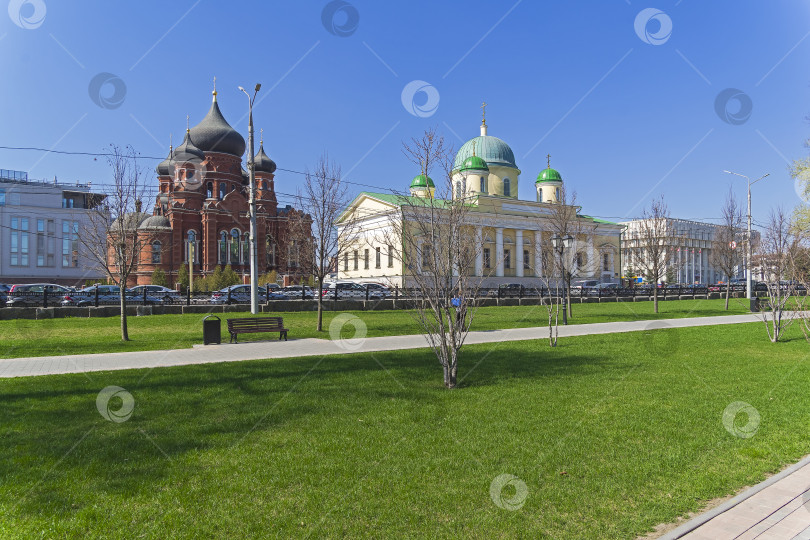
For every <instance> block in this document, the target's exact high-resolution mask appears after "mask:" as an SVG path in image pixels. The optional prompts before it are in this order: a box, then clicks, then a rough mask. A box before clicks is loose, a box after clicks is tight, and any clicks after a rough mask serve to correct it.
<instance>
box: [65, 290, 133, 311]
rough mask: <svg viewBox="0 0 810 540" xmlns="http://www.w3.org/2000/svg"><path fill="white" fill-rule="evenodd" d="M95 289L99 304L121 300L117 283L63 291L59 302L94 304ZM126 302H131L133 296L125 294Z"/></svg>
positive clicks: (67, 304) (82, 304)
mask: <svg viewBox="0 0 810 540" xmlns="http://www.w3.org/2000/svg"><path fill="white" fill-rule="evenodd" d="M96 289H98V303H99V305H111V304H116V305H117V304H118V303H119V302H120V301H121V298H120V293H119V289H118V285H91V286H89V287H85V288H84V289H79V290H78V291H64V294H63V296H62V302H61V304H62V305H63V306H78V307H88V306H94V305H95V304H96ZM125 298H126V301H127V303H128V304H129V303H132V300H133V297H132V296H131V295H129V294H125Z"/></svg>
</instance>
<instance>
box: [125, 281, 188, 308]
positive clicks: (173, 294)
mask: <svg viewBox="0 0 810 540" xmlns="http://www.w3.org/2000/svg"><path fill="white" fill-rule="evenodd" d="M144 292H145V293H146V303H147V304H161V303H162V304H172V303H174V302H180V301H181V300H182V298H181V296H180V292H179V291H176V290H174V289H170V288H168V287H164V286H162V285H136V286H135V287H132V288H130V289H127V294H128V295H130V296H132V297H133V298H135V299H137V298H140V299H141V302H143V296H144Z"/></svg>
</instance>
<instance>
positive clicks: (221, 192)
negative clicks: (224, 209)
mask: <svg viewBox="0 0 810 540" xmlns="http://www.w3.org/2000/svg"><path fill="white" fill-rule="evenodd" d="M217 198H218V199H219V200H220V201H221V200H222V199H224V198H225V182H220V183H219V196H218V197H217Z"/></svg>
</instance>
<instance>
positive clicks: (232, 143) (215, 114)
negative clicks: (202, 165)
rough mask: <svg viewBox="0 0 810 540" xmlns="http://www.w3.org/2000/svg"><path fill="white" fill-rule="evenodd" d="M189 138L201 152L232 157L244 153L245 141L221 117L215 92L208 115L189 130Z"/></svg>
mask: <svg viewBox="0 0 810 540" xmlns="http://www.w3.org/2000/svg"><path fill="white" fill-rule="evenodd" d="M191 137H192V138H193V139H194V143H195V144H196V145H197V147H198V148H199V149H200V150H202V151H203V152H222V153H223V154H231V155H233V156H241V155H242V154H244V153H245V139H244V137H242V135H240V134H239V132H238V131H236V130H235V129H233V128H232V127H231V125H230V124H229V123H228V122H227V120H225V117H224V116H222V112H221V111H220V110H219V105H218V104H217V94H216V91H214V101H213V103H211V109H210V110H209V111H208V114H206V115H205V118H203V119H202V121H201V122H200V123H199V124H197V125H196V126H194V127H193V128H191Z"/></svg>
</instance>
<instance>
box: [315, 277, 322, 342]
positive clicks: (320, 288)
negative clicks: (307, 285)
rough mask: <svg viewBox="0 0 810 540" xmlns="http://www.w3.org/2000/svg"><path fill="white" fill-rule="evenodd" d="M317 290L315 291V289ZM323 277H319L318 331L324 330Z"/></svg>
mask: <svg viewBox="0 0 810 540" xmlns="http://www.w3.org/2000/svg"><path fill="white" fill-rule="evenodd" d="M313 292H315V291H313ZM322 293H323V279H322V278H319V279H318V291H317V294H318V332H323V294H322Z"/></svg>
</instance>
